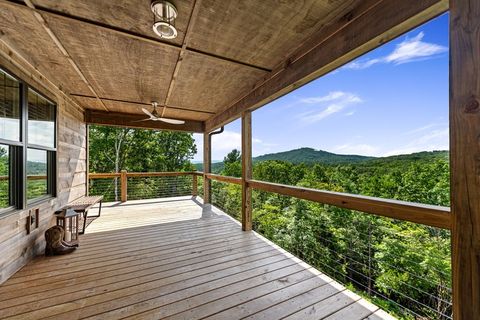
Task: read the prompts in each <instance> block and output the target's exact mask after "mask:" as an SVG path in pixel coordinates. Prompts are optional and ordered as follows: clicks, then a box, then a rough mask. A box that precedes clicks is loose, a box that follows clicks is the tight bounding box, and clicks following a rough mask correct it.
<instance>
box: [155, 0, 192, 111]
mask: <svg viewBox="0 0 480 320" xmlns="http://www.w3.org/2000/svg"><path fill="white" fill-rule="evenodd" d="M201 3H202V0H193V9H192V13H191V14H190V17H189V19H188V24H187V30H186V31H185V36H184V37H183V43H182V48H181V49H180V52H179V53H178V59H177V63H175V68H174V69H173V73H172V78H171V79H170V84H169V86H168V90H167V94H166V96H165V100H164V101H163V105H164V106H167V105H168V102H169V100H170V97H171V96H172V92H173V88H174V87H175V81H176V80H177V75H178V72H179V71H180V67H181V65H182V61H183V56H184V55H185V52H186V51H187V44H188V40H190V36H191V34H192V29H193V26H194V25H195V21H196V20H197V15H198V11H199V8H200V4H201Z"/></svg>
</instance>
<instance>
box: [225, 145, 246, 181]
mask: <svg viewBox="0 0 480 320" xmlns="http://www.w3.org/2000/svg"><path fill="white" fill-rule="evenodd" d="M223 165H224V167H223V170H222V174H223V175H226V176H231V177H241V176H242V163H241V154H240V151H238V150H237V149H233V150H232V151H231V152H230V153H229V154H227V155H226V156H225V158H224V159H223Z"/></svg>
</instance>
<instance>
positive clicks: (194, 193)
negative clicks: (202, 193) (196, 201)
mask: <svg viewBox="0 0 480 320" xmlns="http://www.w3.org/2000/svg"><path fill="white" fill-rule="evenodd" d="M192 184H193V185H192V196H194V197H196V196H197V194H198V182H197V175H196V174H195V173H193V174H192Z"/></svg>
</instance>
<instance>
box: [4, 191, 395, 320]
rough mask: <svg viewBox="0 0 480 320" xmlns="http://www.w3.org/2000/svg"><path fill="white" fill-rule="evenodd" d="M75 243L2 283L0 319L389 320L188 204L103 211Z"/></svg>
mask: <svg viewBox="0 0 480 320" xmlns="http://www.w3.org/2000/svg"><path fill="white" fill-rule="evenodd" d="M80 241H81V242H80V244H81V246H80V248H79V249H78V250H77V251H76V252H74V253H73V254H71V255H68V256H60V257H48V258H45V257H38V258H37V259H35V260H34V261H32V262H31V263H29V264H28V265H27V266H25V267H24V268H23V269H21V270H20V271H19V272H18V273H17V274H15V275H14V276H13V277H12V278H11V279H9V280H8V281H7V282H6V283H4V284H3V285H2V286H0V318H7V319H10V318H11V319H43V318H51V319H84V318H89V319H120V318H122V319H123V318H129V319H160V318H162V319H163V318H168V319H203V318H208V319H229V320H230V319H243V318H248V319H302V320H303V319H342V320H343V319H393V318H392V317H390V316H389V315H387V314H386V313H384V312H383V311H382V310H379V308H378V307H376V306H374V305H372V304H371V303H369V302H367V301H365V300H363V299H361V298H360V297H359V296H358V295H356V294H354V293H352V292H350V291H349V290H347V289H345V288H344V287H343V286H342V285H340V284H338V283H336V282H335V281H333V280H332V279H331V278H329V277H328V276H326V275H324V274H322V273H320V272H319V271H317V270H316V269H314V268H312V267H310V266H309V265H307V264H306V263H304V262H302V261H301V260H299V259H297V258H295V257H294V256H292V255H291V254H289V253H287V252H285V251H284V250H282V249H281V248H279V247H277V246H276V245H274V244H272V243H271V242H269V241H267V240H265V239H264V238H263V237H261V236H259V235H258V234H256V233H255V232H242V231H241V228H240V226H239V224H238V223H236V222H235V221H233V220H232V219H231V218H230V217H228V216H226V215H225V214H223V213H222V212H221V211H219V210H218V209H216V208H210V207H209V206H207V207H206V208H203V206H202V204H201V202H198V201H197V200H196V199H192V198H191V197H179V198H169V199H154V200H142V201H131V202H127V203H124V204H120V203H109V204H105V206H104V209H103V212H102V216H101V217H100V218H97V219H95V220H94V221H93V222H92V223H91V224H90V226H89V227H88V228H87V233H86V234H85V235H83V236H81V238H80Z"/></svg>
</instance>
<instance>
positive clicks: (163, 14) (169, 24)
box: [151, 0, 178, 39]
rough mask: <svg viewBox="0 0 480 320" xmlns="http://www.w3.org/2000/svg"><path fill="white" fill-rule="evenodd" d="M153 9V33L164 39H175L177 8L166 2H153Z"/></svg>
mask: <svg viewBox="0 0 480 320" xmlns="http://www.w3.org/2000/svg"><path fill="white" fill-rule="evenodd" d="M151 9H152V12H153V31H154V32H155V33H156V34H157V35H158V36H159V37H160V38H162V39H175V38H176V37H177V29H175V19H176V18H177V14H178V12H177V8H175V6H174V5H173V4H171V3H170V2H168V1H165V0H153V1H152V5H151Z"/></svg>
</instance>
